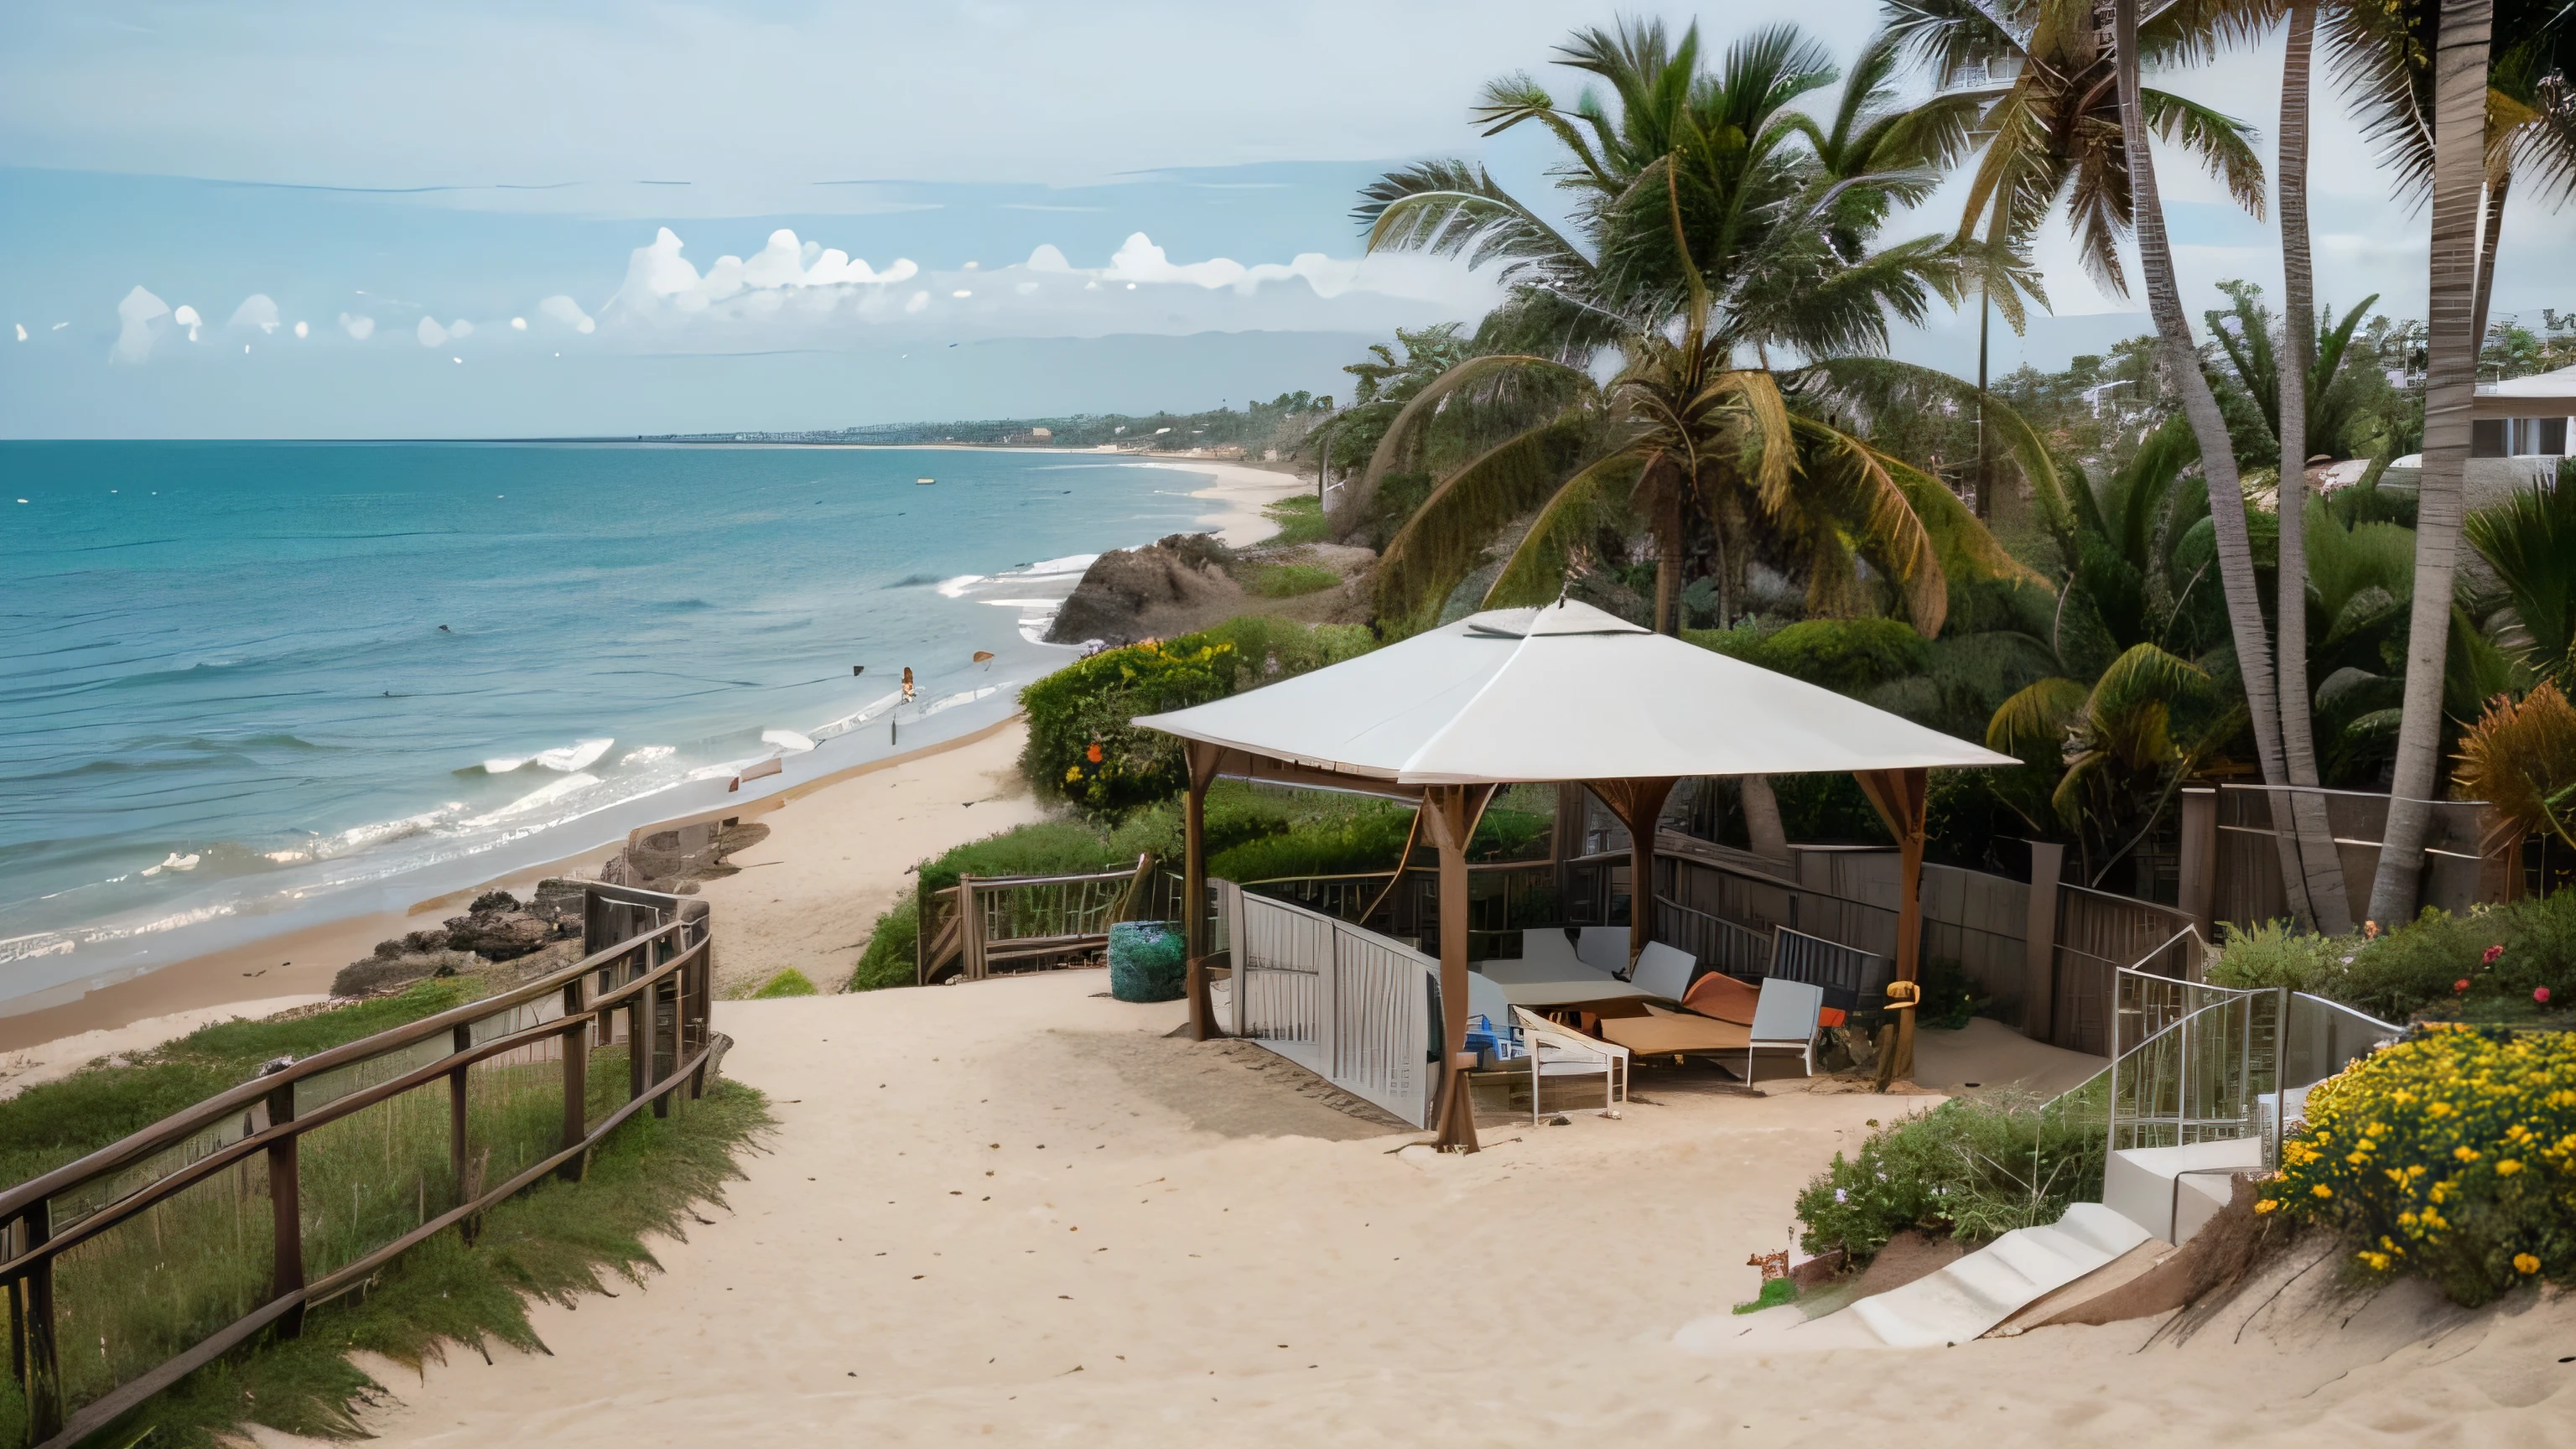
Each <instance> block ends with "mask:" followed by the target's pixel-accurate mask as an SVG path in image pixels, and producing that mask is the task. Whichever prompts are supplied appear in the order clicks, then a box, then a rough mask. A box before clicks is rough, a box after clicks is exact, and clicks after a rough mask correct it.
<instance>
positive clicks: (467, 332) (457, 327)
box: [447, 317, 474, 337]
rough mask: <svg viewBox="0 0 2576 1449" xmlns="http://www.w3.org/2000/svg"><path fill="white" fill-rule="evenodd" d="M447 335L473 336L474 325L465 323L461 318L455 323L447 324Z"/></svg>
mask: <svg viewBox="0 0 2576 1449" xmlns="http://www.w3.org/2000/svg"><path fill="white" fill-rule="evenodd" d="M447 335H448V336H450V337H471V336H473V335H474V324H473V323H471V322H468V321H466V320H465V319H464V318H462V317H459V318H457V319H456V320H455V321H453V322H450V323H448V324H447Z"/></svg>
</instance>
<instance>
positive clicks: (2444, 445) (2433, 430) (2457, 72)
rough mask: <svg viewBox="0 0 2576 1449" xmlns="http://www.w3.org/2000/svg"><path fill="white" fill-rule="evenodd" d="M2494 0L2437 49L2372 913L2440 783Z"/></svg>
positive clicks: (2401, 915) (2451, 8) (2474, 381)
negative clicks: (2402, 616) (2408, 531)
mask: <svg viewBox="0 0 2576 1449" xmlns="http://www.w3.org/2000/svg"><path fill="white" fill-rule="evenodd" d="M2493 18H2494V5H2493V0H2442V30H2441V41H2440V45H2439V47H2438V48H2437V49H2436V51H2435V53H2434V58H2433V248H2432V275H2431V278H2430V292H2431V295H2430V297H2429V298H2428V299H2427V300H2428V302H2429V306H2428V308H2427V310H2428V311H2429V312H2430V314H2431V315H2430V317H2429V318H2428V319H2427V321H2428V326H2427V328H2426V333H2427V335H2426V339H2425V340H2426V343H2427V347H2428V350H2429V351H2430V352H2431V354H2432V357H2431V361H2430V365H2429V366H2428V367H2427V368H2426V370H2425V377H2424V470H2423V474H2422V481H2421V482H2420V483H2419V484H2418V485H2417V490H2418V491H2417V494H2416V509H2415V613H2414V617H2413V618H2411V619H2410V620H2408V621H2407V630H2406V695H2405V701H2404V711H2403V714H2402V715H2401V716H2400V719H2399V722H2398V726H2397V771H2396V778H2395V780H2394V781H2393V782H2391V784H2390V787H2389V792H2388V828H2387V829H2386V830H2385V831H2383V832H2382V833H2381V835H2380V846H2379V875H2378V878H2377V879H2376V880H2374V881H2373V882H2372V883H2371V888H2370V914H2371V917H2372V919H2374V920H2380V921H2385V922H2387V923H2388V924H2389V925H2390V926H2391V927H2395V926H2398V925H2402V924H2404V923H2405V922H2407V921H2410V920H2412V919H2414V916H2415V902H2416V898H2417V895H2418V893H2419V891H2420V888H2421V885H2422V878H2423V874H2424V830H2425V825H2426V822H2427V820H2428V819H2429V818H2430V816H2431V814H2432V806H2431V803H2430V802H2431V800H2432V797H2433V792H2434V791H2435V790H2436V789H2437V788H2439V786H2440V784H2441V774H2440V769H2441V760H2440V758H2439V755H2440V750H2441V741H2442V669H2443V665H2444V663H2445V662H2446V659H2447V656H2448V654H2449V649H2450V641H2451V584H2452V577H2453V573H2454V571H2455V570H2456V568H2457V567H2458V563H2459V552H2460V485H2461V482H2462V479H2463V477H2464V475H2465V474H2466V473H2467V472H2468V463H2469V434H2470V424H2469V414H2470V410H2471V408H2472V407H2473V406H2474V404H2473V402H2472V399H2473V398H2474V397H2475V396H2476V393H2477V386H2478V343H2479V339H2478V337H2477V335H2476V333H2475V331H2474V329H2475V327H2476V323H2477V318H2476V309H2477V300H2476V299H2477V288H2478V193H2479V191H2480V190H2482V189H2483V188H2484V185H2485V182H2486V100H2487V33H2488V28H2489V26H2490V24H2491V23H2492V21H2493Z"/></svg>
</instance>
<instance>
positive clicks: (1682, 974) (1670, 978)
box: [1628, 941, 1699, 1002]
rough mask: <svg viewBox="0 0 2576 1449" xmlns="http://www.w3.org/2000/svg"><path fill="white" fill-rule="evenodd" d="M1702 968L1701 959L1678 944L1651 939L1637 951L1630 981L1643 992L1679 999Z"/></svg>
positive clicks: (1668, 998) (1686, 991) (1672, 1000)
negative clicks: (1673, 944)
mask: <svg viewBox="0 0 2576 1449" xmlns="http://www.w3.org/2000/svg"><path fill="white" fill-rule="evenodd" d="M1698 970H1699V958H1698V957H1696V956H1693V955H1692V954H1691V953H1689V952H1688V951H1685V950H1682V949H1681V948H1680V947H1678V946H1667V945H1665V944H1664V943H1663V942H1661V941H1648V942H1647V943H1646V949H1645V950H1643V951H1640V952H1638V953H1637V969H1636V970H1634V971H1631V972H1629V973H1628V984H1629V985H1631V986H1634V987H1636V988H1637V989H1638V990H1640V991H1646V992H1651V993H1653V994H1654V995H1655V996H1657V997H1659V998H1661V999H1663V1000H1665V1001H1671V1002H1679V1001H1680V1000H1681V999H1682V998H1683V997H1684V996H1686V995H1688V994H1689V992H1690V985H1691V977H1692V975H1693V974H1695V973H1696V972H1697V971H1698Z"/></svg>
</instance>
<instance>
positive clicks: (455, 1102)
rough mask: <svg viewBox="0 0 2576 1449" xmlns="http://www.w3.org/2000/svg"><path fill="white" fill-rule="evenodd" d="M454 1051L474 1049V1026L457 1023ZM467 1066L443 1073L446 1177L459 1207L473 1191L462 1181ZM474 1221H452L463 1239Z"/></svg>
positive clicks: (471, 1230)
mask: <svg viewBox="0 0 2576 1449" xmlns="http://www.w3.org/2000/svg"><path fill="white" fill-rule="evenodd" d="M450 1044H451V1045H452V1046H453V1047H454V1049H455V1051H456V1053H457V1055H459V1056H463V1055H464V1054H465V1053H467V1052H470V1051H472V1050H474V1028H473V1027H471V1026H460V1027H458V1028H457V1029H456V1031H455V1034H454V1036H453V1037H452V1038H451V1043H450ZM470 1070H472V1069H471V1068H470V1067H458V1068H456V1069H455V1070H454V1071H451V1072H449V1073H448V1074H447V1166H448V1171H449V1173H450V1175H451V1178H450V1180H451V1181H453V1182H454V1183H455V1184H456V1205H457V1206H459V1207H463V1206H464V1205H465V1204H466V1203H468V1202H471V1201H472V1200H473V1197H474V1195H473V1194H472V1193H471V1192H468V1191H467V1190H466V1185H465V1078H466V1073H467V1072H468V1071H470ZM475 1226H476V1224H475V1222H474V1219H472V1218H467V1219H465V1220H464V1221H463V1222H460V1223H458V1224H457V1225H456V1231H457V1233H458V1235H459V1236H461V1237H463V1238H464V1239H465V1241H466V1242H467V1243H469V1244H470V1243H472V1242H473V1241H474V1229H475Z"/></svg>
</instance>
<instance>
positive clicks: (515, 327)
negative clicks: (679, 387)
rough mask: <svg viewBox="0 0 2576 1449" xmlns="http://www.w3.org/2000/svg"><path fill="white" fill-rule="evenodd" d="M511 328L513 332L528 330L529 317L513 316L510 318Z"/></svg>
mask: <svg viewBox="0 0 2576 1449" xmlns="http://www.w3.org/2000/svg"><path fill="white" fill-rule="evenodd" d="M510 330H511V331H513V332H525V331H527V330H528V319H527V318H525V317H513V318H511V319H510Z"/></svg>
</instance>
